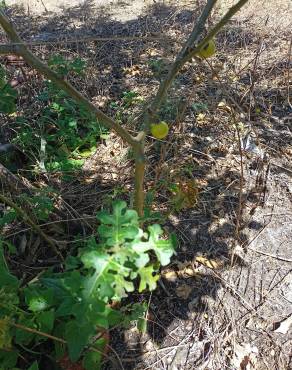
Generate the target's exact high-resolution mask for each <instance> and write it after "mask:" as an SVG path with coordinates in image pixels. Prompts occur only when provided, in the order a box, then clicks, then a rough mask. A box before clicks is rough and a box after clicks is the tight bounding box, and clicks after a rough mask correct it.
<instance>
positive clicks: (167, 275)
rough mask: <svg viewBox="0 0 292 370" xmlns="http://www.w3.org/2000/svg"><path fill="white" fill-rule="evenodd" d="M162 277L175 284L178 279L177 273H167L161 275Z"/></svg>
mask: <svg viewBox="0 0 292 370" xmlns="http://www.w3.org/2000/svg"><path fill="white" fill-rule="evenodd" d="M161 276H162V277H163V278H164V279H165V280H168V281H172V282H174V281H175V280H176V279H177V274H176V271H166V272H163V273H162V274H161Z"/></svg>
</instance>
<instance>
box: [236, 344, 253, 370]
mask: <svg viewBox="0 0 292 370" xmlns="http://www.w3.org/2000/svg"><path fill="white" fill-rule="evenodd" d="M233 350H234V351H233V353H234V354H233V359H232V365H233V366H234V368H235V369H236V370H249V369H254V368H255V365H256V362H257V358H256V356H257V354H258V349H257V347H252V346H251V345H250V344H249V343H242V344H238V343H235V344H234V346H233Z"/></svg>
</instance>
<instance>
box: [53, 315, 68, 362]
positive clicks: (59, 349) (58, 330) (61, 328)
mask: <svg viewBox="0 0 292 370" xmlns="http://www.w3.org/2000/svg"><path fill="white" fill-rule="evenodd" d="M65 329H66V323H65V322H63V321H62V322H61V323H59V324H57V325H56V326H55V328H54V332H53V334H54V335H55V336H56V337H58V338H64V333H65ZM54 346H55V356H56V360H60V359H61V358H62V357H63V356H64V355H65V352H66V345H65V344H64V343H61V342H58V341H54Z"/></svg>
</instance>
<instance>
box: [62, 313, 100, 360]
mask: <svg viewBox="0 0 292 370" xmlns="http://www.w3.org/2000/svg"><path fill="white" fill-rule="evenodd" d="M94 334H95V327H94V326H93V325H91V324H89V323H88V324H86V325H84V324H83V325H82V326H80V325H79V323H78V321H77V320H72V321H69V322H68V323H67V324H66V328H65V339H66V341H67V345H68V352H69V357H70V360H71V361H73V362H76V361H77V360H78V359H79V357H80V355H81V353H82V351H83V349H84V348H85V347H86V346H87V345H88V344H89V342H90V339H91V338H92V336H93V335H94Z"/></svg>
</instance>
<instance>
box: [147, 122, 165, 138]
mask: <svg viewBox="0 0 292 370" xmlns="http://www.w3.org/2000/svg"><path fill="white" fill-rule="evenodd" d="M168 131H169V127H168V124H167V123H166V122H164V121H161V122H159V123H154V124H152V125H151V134H152V135H153V136H154V137H156V139H164V138H165V136H167V134H168Z"/></svg>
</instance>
